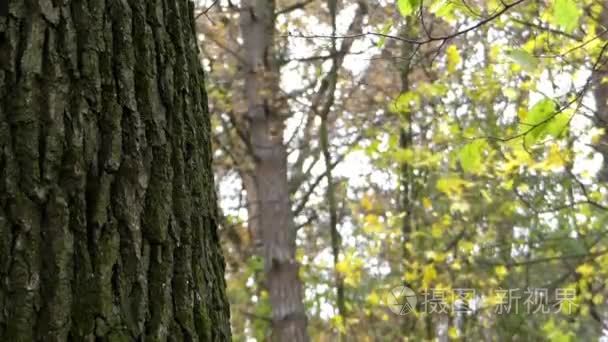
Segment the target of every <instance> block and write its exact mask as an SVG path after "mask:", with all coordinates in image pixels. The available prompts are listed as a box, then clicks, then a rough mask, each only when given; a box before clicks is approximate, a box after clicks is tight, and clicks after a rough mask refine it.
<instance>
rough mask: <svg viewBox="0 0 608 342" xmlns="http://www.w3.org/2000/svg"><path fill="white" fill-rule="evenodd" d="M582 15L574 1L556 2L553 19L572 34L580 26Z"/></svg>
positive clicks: (560, 0)
mask: <svg viewBox="0 0 608 342" xmlns="http://www.w3.org/2000/svg"><path fill="white" fill-rule="evenodd" d="M580 15H581V12H580V11H579V9H578V7H577V6H576V2H575V1H574V0H555V5H554V7H553V17H554V19H555V22H556V23H557V24H558V25H559V26H560V27H562V28H563V29H564V30H565V31H566V32H572V31H574V29H575V28H576V26H577V25H578V20H579V17H580Z"/></svg>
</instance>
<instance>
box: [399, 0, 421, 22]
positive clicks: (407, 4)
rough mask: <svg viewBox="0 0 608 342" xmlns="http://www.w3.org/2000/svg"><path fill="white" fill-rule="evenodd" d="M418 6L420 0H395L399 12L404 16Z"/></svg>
mask: <svg viewBox="0 0 608 342" xmlns="http://www.w3.org/2000/svg"><path fill="white" fill-rule="evenodd" d="M418 6H420V0H397V7H398V8H399V13H401V15H402V16H403V17H404V18H405V17H407V16H408V15H410V14H412V12H414V10H415V9H416V8H418Z"/></svg>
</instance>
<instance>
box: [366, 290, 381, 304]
mask: <svg viewBox="0 0 608 342" xmlns="http://www.w3.org/2000/svg"><path fill="white" fill-rule="evenodd" d="M367 302H368V303H369V304H370V305H378V304H379V303H380V296H378V294H377V293H376V292H372V293H370V294H369V295H367Z"/></svg>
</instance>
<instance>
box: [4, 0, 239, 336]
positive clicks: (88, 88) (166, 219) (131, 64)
mask: <svg viewBox="0 0 608 342" xmlns="http://www.w3.org/2000/svg"><path fill="white" fill-rule="evenodd" d="M9 5H10V6H9V15H8V16H7V17H5V18H0V340H1V341H68V340H73V341H90V340H96V339H97V340H100V341H136V340H146V341H166V340H173V341H192V340H200V341H222V340H229V339H230V331H229V310H228V304H227V301H226V296H225V292H224V289H225V283H224V261H223V257H222V255H221V250H220V246H219V242H218V236H217V231H216V230H217V224H216V222H217V218H216V215H217V213H216V198H215V194H214V186H213V175H212V172H211V151H210V133H209V130H210V124H209V113H208V109H207V104H206V101H207V99H206V95H205V92H204V75H203V72H202V69H201V66H200V62H199V57H198V48H197V46H196V39H195V35H194V28H193V27H194V26H193V21H192V5H191V4H190V3H188V2H187V1H184V0H150V1H144V0H105V1H104V0H100V1H84V0H73V1H49V0H26V1H11V2H10V4H9Z"/></svg>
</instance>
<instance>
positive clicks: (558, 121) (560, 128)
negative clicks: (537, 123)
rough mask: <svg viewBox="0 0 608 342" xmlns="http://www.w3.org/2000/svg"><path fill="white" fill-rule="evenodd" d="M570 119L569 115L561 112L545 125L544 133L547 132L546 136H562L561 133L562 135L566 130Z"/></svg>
mask: <svg viewBox="0 0 608 342" xmlns="http://www.w3.org/2000/svg"><path fill="white" fill-rule="evenodd" d="M570 117H571V115H570V114H569V113H566V112H561V113H559V114H557V115H555V117H554V118H553V119H551V121H549V122H548V123H547V128H546V130H545V131H546V132H547V134H549V135H551V136H553V137H555V138H558V137H559V136H560V135H562V133H564V132H565V131H566V130H567V129H568V124H569V123H570Z"/></svg>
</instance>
